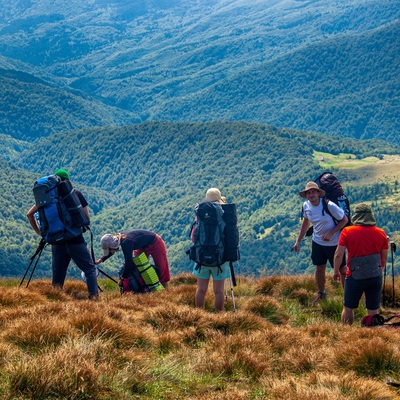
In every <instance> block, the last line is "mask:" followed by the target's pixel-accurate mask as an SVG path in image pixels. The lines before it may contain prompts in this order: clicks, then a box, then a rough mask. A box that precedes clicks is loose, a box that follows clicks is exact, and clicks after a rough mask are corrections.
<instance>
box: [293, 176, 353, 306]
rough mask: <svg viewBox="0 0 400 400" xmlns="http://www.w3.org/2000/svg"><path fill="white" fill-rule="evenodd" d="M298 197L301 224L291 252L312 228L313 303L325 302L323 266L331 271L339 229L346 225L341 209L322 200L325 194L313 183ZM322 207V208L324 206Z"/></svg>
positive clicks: (343, 261) (342, 263) (324, 270)
mask: <svg viewBox="0 0 400 400" xmlns="http://www.w3.org/2000/svg"><path fill="white" fill-rule="evenodd" d="M299 194H300V197H302V198H305V199H306V201H305V202H304V203H303V211H302V214H303V222H302V225H301V228H300V232H299V235H298V237H297V240H296V242H295V244H294V246H293V250H294V251H296V252H299V251H300V242H301V240H302V239H303V238H304V237H305V236H306V233H307V231H308V230H309V228H310V224H312V225H313V233H312V248H311V259H312V262H313V265H315V266H316V269H315V280H316V284H317V290H318V293H317V297H316V299H315V302H317V301H320V300H324V299H326V291H325V284H326V264H327V262H328V261H329V263H330V265H331V267H332V268H333V257H334V254H335V250H336V247H337V244H338V240H339V235H340V231H341V229H342V228H343V227H344V226H345V225H346V224H347V223H348V218H347V217H346V215H345V213H344V211H343V209H342V208H341V207H339V206H338V205H336V204H335V203H334V202H332V201H330V200H326V199H325V198H324V196H325V191H324V190H323V189H321V188H320V187H319V186H318V185H317V183H316V182H308V183H307V184H306V187H305V189H304V190H302V191H301V192H300V193H299ZM324 203H325V204H324ZM339 271H340V273H341V274H342V277H343V280H344V276H345V273H346V260H345V257H343V259H342V262H341V263H340V266H339Z"/></svg>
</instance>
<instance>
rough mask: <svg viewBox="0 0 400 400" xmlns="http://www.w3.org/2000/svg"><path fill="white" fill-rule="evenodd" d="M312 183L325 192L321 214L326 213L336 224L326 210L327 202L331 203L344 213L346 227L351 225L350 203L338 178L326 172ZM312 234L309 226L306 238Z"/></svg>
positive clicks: (311, 228) (327, 209)
mask: <svg viewBox="0 0 400 400" xmlns="http://www.w3.org/2000/svg"><path fill="white" fill-rule="evenodd" d="M314 182H315V183H316V184H317V185H318V187H319V188H320V189H322V190H323V191H324V192H325V196H324V197H323V198H322V199H321V200H322V207H323V208H322V214H324V213H325V212H326V213H327V214H328V215H330V216H331V217H332V219H333V221H334V222H335V224H337V223H338V221H337V220H336V218H335V217H334V216H333V215H332V213H331V212H330V211H329V208H328V202H329V201H332V202H333V203H335V204H336V205H338V206H339V207H340V208H341V209H342V210H343V211H344V214H345V215H346V217H347V219H348V222H347V224H346V226H349V225H351V215H350V201H349V199H348V197H347V196H346V194H345V193H344V190H343V188H342V185H341V184H340V182H339V180H338V178H337V177H336V176H335V175H333V174H332V172H328V171H327V172H324V173H323V174H321V175H320V176H319V177H318V178H316V179H315V180H314ZM302 216H303V210H302ZM312 233H313V227H312V226H311V227H310V228H309V229H308V231H307V233H306V236H311V235H312Z"/></svg>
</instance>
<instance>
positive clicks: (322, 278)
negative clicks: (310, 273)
mask: <svg viewBox="0 0 400 400" xmlns="http://www.w3.org/2000/svg"><path fill="white" fill-rule="evenodd" d="M315 282H316V284H317V289H318V297H317V298H316V301H318V300H321V295H320V293H325V284H326V264H324V265H317V266H316V268H315Z"/></svg>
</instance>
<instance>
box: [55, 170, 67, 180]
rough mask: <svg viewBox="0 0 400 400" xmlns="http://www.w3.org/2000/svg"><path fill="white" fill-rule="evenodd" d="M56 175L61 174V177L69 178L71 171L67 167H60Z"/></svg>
mask: <svg viewBox="0 0 400 400" xmlns="http://www.w3.org/2000/svg"><path fill="white" fill-rule="evenodd" d="M54 175H57V176H59V177H60V178H64V179H69V173H68V172H67V171H66V170H65V169H61V168H60V169H58V170H57V171H56V172H55V173H54Z"/></svg>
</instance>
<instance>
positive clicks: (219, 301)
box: [213, 280, 225, 313]
mask: <svg viewBox="0 0 400 400" xmlns="http://www.w3.org/2000/svg"><path fill="white" fill-rule="evenodd" d="M224 287H225V280H222V281H213V289H214V296H215V312H217V313H218V312H222V311H223V310H224V303H225V294H224Z"/></svg>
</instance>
